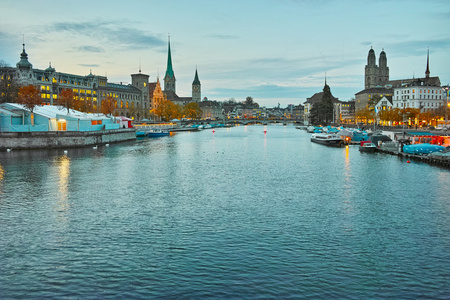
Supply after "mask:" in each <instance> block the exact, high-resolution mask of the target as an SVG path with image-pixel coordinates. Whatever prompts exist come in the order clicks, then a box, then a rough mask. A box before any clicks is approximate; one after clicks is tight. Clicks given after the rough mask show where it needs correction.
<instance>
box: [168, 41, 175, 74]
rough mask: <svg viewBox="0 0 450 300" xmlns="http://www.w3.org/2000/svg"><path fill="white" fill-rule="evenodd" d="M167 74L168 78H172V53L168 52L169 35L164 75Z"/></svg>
mask: <svg viewBox="0 0 450 300" xmlns="http://www.w3.org/2000/svg"><path fill="white" fill-rule="evenodd" d="M167 76H169V77H170V78H174V77H175V76H174V74H173V69H172V55H171V53H170V37H169V54H168V56H167V70H166V77H167Z"/></svg>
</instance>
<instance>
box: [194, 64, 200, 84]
mask: <svg viewBox="0 0 450 300" xmlns="http://www.w3.org/2000/svg"><path fill="white" fill-rule="evenodd" d="M192 85H200V80H199V79H198V73H197V68H195V77H194V82H192Z"/></svg>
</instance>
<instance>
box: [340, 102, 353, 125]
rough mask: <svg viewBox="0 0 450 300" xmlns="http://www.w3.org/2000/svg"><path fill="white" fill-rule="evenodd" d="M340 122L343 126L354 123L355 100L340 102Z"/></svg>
mask: <svg viewBox="0 0 450 300" xmlns="http://www.w3.org/2000/svg"><path fill="white" fill-rule="evenodd" d="M340 108H341V117H340V119H341V122H342V123H345V124H353V123H355V100H354V99H353V100H349V101H342V102H341V106H340Z"/></svg>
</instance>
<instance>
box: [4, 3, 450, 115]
mask: <svg viewBox="0 0 450 300" xmlns="http://www.w3.org/2000/svg"><path fill="white" fill-rule="evenodd" d="M0 11H1V17H0V60H3V61H4V62H5V63H7V64H8V65H10V66H15V64H16V63H17V62H18V61H19V60H20V53H21V52H22V43H23V40H24V41H25V45H26V46H25V47H26V52H27V53H28V59H29V61H30V62H31V63H32V64H33V67H34V68H39V69H45V68H47V67H48V66H49V63H50V62H51V65H52V67H54V68H55V69H56V71H57V72H64V73H71V74H77V75H88V74H89V73H90V72H91V71H92V73H93V74H96V75H106V76H107V77H108V81H109V82H115V83H120V82H122V83H123V84H125V83H130V81H131V77H130V74H134V73H138V72H139V69H141V71H142V73H144V74H148V75H150V81H152V82H154V81H156V80H157V77H158V76H159V78H160V79H161V83H162V80H163V78H164V75H165V72H166V67H167V46H168V37H169V35H170V44H171V50H172V63H173V70H174V73H175V77H176V79H177V83H176V85H177V94H178V95H179V96H182V97H188V96H191V87H192V81H193V80H194V75H195V70H196V69H197V70H198V75H199V79H200V82H201V85H202V97H207V98H208V99H209V100H218V101H225V100H229V99H232V98H234V99H235V100H236V101H244V100H245V98H246V97H248V96H250V97H253V99H254V101H255V102H258V103H259V104H260V105H261V106H267V107H272V106H276V105H278V103H279V104H280V105H281V106H283V107H284V106H287V105H288V104H295V105H298V104H302V103H303V102H305V101H306V98H309V97H311V96H312V95H313V94H314V93H318V92H321V91H322V89H323V86H324V82H325V76H326V81H327V84H328V85H329V86H330V88H331V92H332V94H333V96H335V97H337V98H339V100H342V101H348V100H350V99H351V98H354V95H355V93H357V92H359V91H361V90H363V89H364V67H365V65H366V64H367V55H368V52H369V50H370V49H371V47H372V48H373V49H374V51H375V55H376V61H377V64H378V59H379V54H380V52H381V51H382V50H383V49H384V51H385V52H386V56H387V64H388V67H389V70H390V79H391V80H394V79H406V78H413V77H416V78H417V77H424V74H425V69H426V60H427V51H428V49H429V52H430V72H431V76H439V77H440V80H441V83H442V85H447V84H448V83H449V82H450V56H449V54H450V31H449V28H450V5H449V2H448V0H427V1H423V0H408V1H404V0H396V1H386V0H377V1H373V0H371V1H366V0H355V1H353V0H348V1H343V0H342V1H339V0H308V1H306V0H226V1H225V0H214V1H210V0H189V1H185V0H165V1H161V0H159V1H153V0H128V1H114V0H109V1H85V0H77V1H61V0H59V1H53V0H45V1H44V0H21V1H17V0H0Z"/></svg>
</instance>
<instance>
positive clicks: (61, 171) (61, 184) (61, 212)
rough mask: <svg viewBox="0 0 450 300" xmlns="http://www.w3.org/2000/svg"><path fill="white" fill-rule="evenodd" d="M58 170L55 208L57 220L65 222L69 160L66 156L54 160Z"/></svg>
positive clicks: (67, 204) (67, 206) (67, 207)
mask: <svg viewBox="0 0 450 300" xmlns="http://www.w3.org/2000/svg"><path fill="white" fill-rule="evenodd" d="M56 165H57V170H58V197H57V202H56V207H55V212H56V213H57V218H58V220H61V221H62V222H64V223H65V222H66V221H67V217H66V213H67V211H68V209H69V207H70V206H69V201H68V198H69V175H70V159H69V157H67V155H64V156H60V157H58V158H57V160H56Z"/></svg>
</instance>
